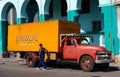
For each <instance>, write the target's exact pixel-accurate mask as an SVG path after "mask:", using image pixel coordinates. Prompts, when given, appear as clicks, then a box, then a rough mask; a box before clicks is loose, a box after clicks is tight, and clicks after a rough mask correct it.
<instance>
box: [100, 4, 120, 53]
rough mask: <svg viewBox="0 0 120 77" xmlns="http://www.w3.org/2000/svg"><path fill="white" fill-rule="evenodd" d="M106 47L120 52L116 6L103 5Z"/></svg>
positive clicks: (114, 51)
mask: <svg viewBox="0 0 120 77" xmlns="http://www.w3.org/2000/svg"><path fill="white" fill-rule="evenodd" d="M101 8H102V13H103V14H104V29H105V47H106V48H107V49H108V50H111V51H112V52H113V53H114V54H115V55H118V54H119V39H118V37H117V32H118V31H117V13H116V12H117V10H116V7H115V6H103V7H101Z"/></svg>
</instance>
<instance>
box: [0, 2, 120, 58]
mask: <svg viewBox="0 0 120 77" xmlns="http://www.w3.org/2000/svg"><path fill="white" fill-rule="evenodd" d="M119 12H120V7H119V0H0V54H1V55H3V54H4V53H6V52H7V27H8V25H9V24H22V23H29V22H44V21H46V20H54V19H60V20H68V21H72V22H78V23H80V26H81V29H80V33H81V34H84V35H92V36H93V37H94V42H93V44H94V45H100V46H105V47H106V48H107V49H108V50H111V51H112V53H113V54H114V55H115V56H116V57H118V58H119V59H120V26H119V25H120V23H119V22H120V20H119V18H120V14H119Z"/></svg>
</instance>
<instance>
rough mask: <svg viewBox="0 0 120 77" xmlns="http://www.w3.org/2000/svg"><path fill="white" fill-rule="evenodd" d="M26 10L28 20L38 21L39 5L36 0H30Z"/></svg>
mask: <svg viewBox="0 0 120 77" xmlns="http://www.w3.org/2000/svg"><path fill="white" fill-rule="evenodd" d="M25 11H26V13H27V17H28V22H36V21H38V5H37V2H36V1H35V0H30V2H29V3H28V5H27V7H26V10H25Z"/></svg>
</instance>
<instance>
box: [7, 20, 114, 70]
mask: <svg viewBox="0 0 120 77" xmlns="http://www.w3.org/2000/svg"><path fill="white" fill-rule="evenodd" d="M89 38H90V37H89V36H83V35H81V34H80V24H79V23H74V22H69V21H63V20H51V21H45V22H34V23H25V24H15V25H9V26H8V47H7V48H8V52H19V53H20V57H21V58H25V59H26V62H27V65H28V66H30V67H33V66H35V65H36V64H37V61H39V43H42V44H43V46H44V47H45V48H46V49H47V52H46V54H45V61H51V62H55V61H57V60H70V61H76V63H78V64H79V65H80V67H81V69H82V70H84V71H93V70H94V68H95V67H96V66H97V65H99V67H100V68H104V69H107V67H109V63H111V62H112V61H113V60H112V59H111V51H108V50H106V49H105V48H104V47H101V46H93V45H90V44H89V41H88V39H89ZM48 54H49V55H48Z"/></svg>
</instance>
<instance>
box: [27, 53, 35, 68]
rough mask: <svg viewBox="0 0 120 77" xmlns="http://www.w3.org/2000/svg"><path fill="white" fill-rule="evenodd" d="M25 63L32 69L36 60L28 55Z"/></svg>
mask: <svg viewBox="0 0 120 77" xmlns="http://www.w3.org/2000/svg"><path fill="white" fill-rule="evenodd" d="M26 62H27V65H28V66H29V67H34V66H35V65H36V63H37V60H36V58H35V57H34V56H33V55H32V54H29V55H28V56H27V59H26Z"/></svg>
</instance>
